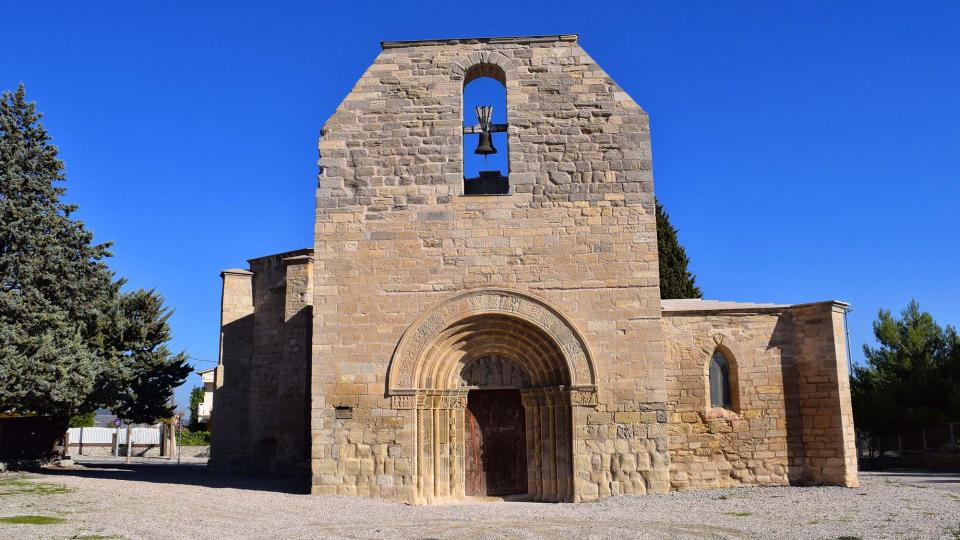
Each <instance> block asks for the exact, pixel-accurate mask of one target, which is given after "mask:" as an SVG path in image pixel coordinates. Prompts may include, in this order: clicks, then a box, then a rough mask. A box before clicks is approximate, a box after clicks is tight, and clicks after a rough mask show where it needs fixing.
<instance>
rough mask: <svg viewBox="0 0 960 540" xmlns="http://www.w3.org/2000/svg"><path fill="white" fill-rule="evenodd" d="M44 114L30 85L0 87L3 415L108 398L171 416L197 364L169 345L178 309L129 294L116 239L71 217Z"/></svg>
mask: <svg viewBox="0 0 960 540" xmlns="http://www.w3.org/2000/svg"><path fill="white" fill-rule="evenodd" d="M40 117H41V115H40V113H38V112H37V110H36V104H35V103H32V102H27V100H26V97H25V91H24V88H23V85H20V87H19V88H18V89H17V90H16V92H3V94H2V95H0V413H14V414H36V415H39V416H45V417H49V418H50V419H51V420H52V421H54V422H55V423H57V424H60V425H62V426H63V427H64V428H66V426H67V423H68V422H69V419H70V417H72V416H74V415H77V414H83V413H87V412H89V411H93V410H95V409H97V408H99V407H108V408H113V409H115V412H119V413H121V414H122V416H123V417H124V418H125V419H127V420H130V421H135V422H152V421H154V420H156V419H157V418H162V417H166V416H169V415H170V414H172V410H173V407H172V405H171V403H170V401H171V396H172V390H173V388H175V387H176V386H179V385H180V384H182V383H183V381H184V379H185V378H186V376H187V374H188V373H189V372H190V367H189V366H188V365H187V363H186V355H185V354H183V353H180V354H176V355H174V354H171V353H170V351H169V350H168V349H167V348H166V346H165V344H166V343H167V342H168V341H169V340H170V339H171V335H170V327H169V324H168V322H167V320H168V318H169V316H170V312H169V311H168V310H167V309H166V308H164V306H163V299H162V298H161V297H160V296H159V295H157V294H156V293H155V292H153V291H143V290H138V291H133V292H122V291H121V288H122V286H123V284H124V282H123V280H114V279H113V278H114V276H113V273H112V272H111V271H110V269H109V268H108V267H107V264H106V259H107V258H108V257H109V256H110V253H109V251H108V248H109V244H106V243H102V244H96V243H94V242H93V233H91V232H90V231H89V230H87V229H86V228H85V227H84V225H83V223H82V222H80V221H77V220H75V219H73V217H72V214H73V212H74V211H76V209H77V207H76V206H75V205H71V204H66V203H64V202H63V201H62V200H61V199H62V197H63V195H64V191H65V190H64V188H63V187H62V185H61V183H62V182H63V181H64V179H65V178H64V173H63V162H61V161H60V160H59V159H58V158H57V148H56V147H55V146H54V145H53V144H51V140H50V136H49V135H48V134H47V132H46V130H45V129H44V127H43V125H42V124H40ZM61 433H62V431H61ZM52 442H53V441H51V443H52Z"/></svg>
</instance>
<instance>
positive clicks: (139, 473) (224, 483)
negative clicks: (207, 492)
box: [37, 463, 310, 495]
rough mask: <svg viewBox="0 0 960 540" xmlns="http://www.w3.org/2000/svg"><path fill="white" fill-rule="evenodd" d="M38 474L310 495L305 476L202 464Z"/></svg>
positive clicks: (108, 466) (96, 466)
mask: <svg viewBox="0 0 960 540" xmlns="http://www.w3.org/2000/svg"><path fill="white" fill-rule="evenodd" d="M37 472H38V473H39V474H41V475H44V476H49V477H62V476H72V477H77V478H96V479H101V480H121V481H128V482H149V483H154V484H179V485H189V486H199V487H206V488H214V489H220V488H223V489H245V490H251V491H270V492H276V493H292V494H304V495H305V494H309V493H310V481H309V479H306V478H278V477H275V476H255V475H252V474H251V475H245V474H236V473H231V474H227V473H218V472H216V471H214V470H211V469H209V468H208V467H207V465H206V464H202V463H185V464H181V465H177V464H176V463H170V464H165V463H164V464H161V463H132V464H129V465H127V464H123V463H92V464H85V465H84V466H83V468H76V469H52V468H49V469H41V470H39V471H37Z"/></svg>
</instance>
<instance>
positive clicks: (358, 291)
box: [211, 35, 857, 504]
mask: <svg viewBox="0 0 960 540" xmlns="http://www.w3.org/2000/svg"><path fill="white" fill-rule="evenodd" d="M480 77H490V78H493V79H495V80H496V81H499V82H500V83H501V84H502V85H503V87H504V88H505V90H506V122H505V123H495V122H492V121H491V118H490V114H489V111H487V112H486V113H484V111H482V110H481V108H478V110H477V115H478V123H477V124H475V125H470V123H465V122H464V111H463V107H464V104H463V92H464V87H465V85H467V84H468V83H470V82H471V81H473V80H474V79H477V78H480ZM468 112H469V111H468ZM491 134H502V135H504V136H505V138H506V139H505V141H506V142H505V144H506V147H504V143H498V144H499V145H500V146H501V148H500V149H499V151H500V152H505V153H506V156H507V161H506V163H507V166H506V167H505V169H506V170H501V171H492V172H491V171H483V172H481V173H480V174H479V175H478V176H476V177H472V178H468V177H466V174H465V169H464V159H465V153H466V154H472V152H471V148H472V147H473V145H474V144H476V142H475V141H479V144H478V146H477V150H476V151H477V152H478V153H486V152H489V151H490V150H491V149H492V147H490V148H488V146H490V145H489V143H490V141H491V140H492V139H490V137H491ZM465 145H466V147H467V150H466V152H465V150H464V148H465ZM319 150H320V162H319V165H320V174H319V178H318V183H317V192H316V194H317V195H316V203H317V204H316V221H315V227H314V233H315V235H314V237H315V240H314V245H313V247H312V248H307V249H301V250H297V251H291V252H286V253H280V254H276V255H269V256H265V257H259V258H255V259H250V260H249V266H248V268H246V269H232V270H226V271H224V272H223V274H222V277H223V300H222V328H221V346H220V347H221V348H220V363H219V366H218V367H217V368H216V391H215V399H214V411H213V417H214V418H215V422H214V423H213V424H214V431H213V443H212V458H211V466H213V467H217V468H220V469H222V470H239V471H251V472H261V473H267V474H278V475H290V476H302V477H309V478H310V483H311V490H312V492H313V493H317V494H343V495H363V496H375V497H383V498H388V499H393V500H398V501H405V502H409V503H417V504H419V503H434V502H444V501H450V500H456V499H460V498H463V497H469V496H478V497H487V496H498V497H499V496H516V497H518V498H523V497H525V498H527V499H529V500H535V501H569V502H580V501H595V500H598V499H603V498H605V497H610V496H617V495H627V494H630V495H635V494H644V493H663V492H666V491H668V490H671V489H698V488H715V487H726V486H734V485H785V484H800V483H804V484H829V485H840V486H855V485H857V472H856V471H857V463H856V453H855V448H854V429H853V417H852V413H851V406H850V392H849V386H848V378H847V355H846V348H845V338H846V329H845V319H844V315H845V312H846V309H847V305H846V304H844V303H843V302H837V301H825V302H813V303H808V304H799V305H796V304H794V305H786V304H750V303H734V302H718V301H707V300H663V301H661V299H660V291H659V278H658V263H657V234H656V229H655V226H656V224H655V214H654V191H653V174H652V159H651V152H650V130H649V123H648V117H647V114H646V113H645V112H644V111H643V109H641V108H640V106H639V105H637V104H636V103H635V102H634V101H633V100H632V99H631V98H630V96H629V95H627V94H626V92H624V91H623V89H621V88H620V87H618V86H617V84H616V83H615V82H614V81H613V80H612V79H611V78H610V76H608V75H607V74H606V73H605V72H604V71H603V69H601V67H600V66H598V65H597V64H596V63H595V62H594V61H593V59H591V58H590V56H589V55H588V54H587V53H586V52H585V51H584V50H583V49H582V48H581V47H580V45H579V44H578V43H577V36H576V35H553V36H528V37H523V36H521V37H505V38H470V39H443V40H428V41H402V42H384V43H382V52H381V53H380V54H379V56H378V57H377V58H376V60H375V61H374V62H373V64H372V65H371V66H370V67H368V68H367V70H366V71H365V72H364V73H363V75H362V76H361V78H360V80H359V81H358V82H357V83H356V85H355V86H354V87H353V89H352V90H351V91H350V93H349V94H348V95H347V96H346V97H345V98H344V100H343V102H342V103H340V105H339V107H337V109H336V111H335V112H334V113H333V116H332V117H331V118H330V119H329V120H328V122H327V123H326V125H325V126H324V127H323V128H322V130H321V137H320V143H319Z"/></svg>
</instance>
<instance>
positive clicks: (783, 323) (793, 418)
mask: <svg viewBox="0 0 960 540" xmlns="http://www.w3.org/2000/svg"><path fill="white" fill-rule="evenodd" d="M793 338H794V322H793V317H792V315H791V314H789V313H785V314H784V315H783V316H781V317H779V318H778V319H777V324H776V326H774V329H773V333H772V335H771V336H770V341H769V343H767V349H780V358H781V361H780V375H781V377H782V380H783V405H784V412H785V419H786V430H787V478H788V479H789V480H790V484H791V485H798V484H802V483H803V481H804V480H803V470H804V466H803V459H804V448H803V414H802V413H801V410H800V407H801V402H800V401H801V400H800V370H799V367H798V366H797V357H796V355H797V348H796V346H795V344H794V339H793Z"/></svg>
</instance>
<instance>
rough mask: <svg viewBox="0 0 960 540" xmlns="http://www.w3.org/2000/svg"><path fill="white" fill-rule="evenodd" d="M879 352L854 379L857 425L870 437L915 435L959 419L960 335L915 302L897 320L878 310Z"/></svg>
mask: <svg viewBox="0 0 960 540" xmlns="http://www.w3.org/2000/svg"><path fill="white" fill-rule="evenodd" d="M873 333H874V336H875V337H876V340H877V344H878V346H877V347H871V346H869V345H864V346H863V354H864V356H865V357H866V364H865V365H859V366H855V367H854V369H853V375H852V376H851V379H850V394H851V397H852V399H853V415H854V420H855V422H856V425H857V427H858V428H859V429H863V430H865V431H867V432H869V433H871V434H872V435H888V434H896V433H902V432H908V431H912V430H914V429H916V428H918V427H930V426H933V425H936V424H940V423H945V422H948V421H956V420H957V419H960V335H958V334H957V331H956V330H955V329H954V328H953V327H951V326H946V327H941V326H940V325H938V324H937V323H936V321H935V320H934V319H933V316H932V315H930V314H929V313H927V312H925V311H921V310H920V305H919V304H918V303H917V302H916V301H911V302H910V304H909V305H907V307H906V308H905V309H904V310H903V311H902V312H901V313H900V318H895V317H894V316H893V315H891V313H890V311H888V310H880V312H879V314H878V315H877V320H876V321H874V323H873Z"/></svg>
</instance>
